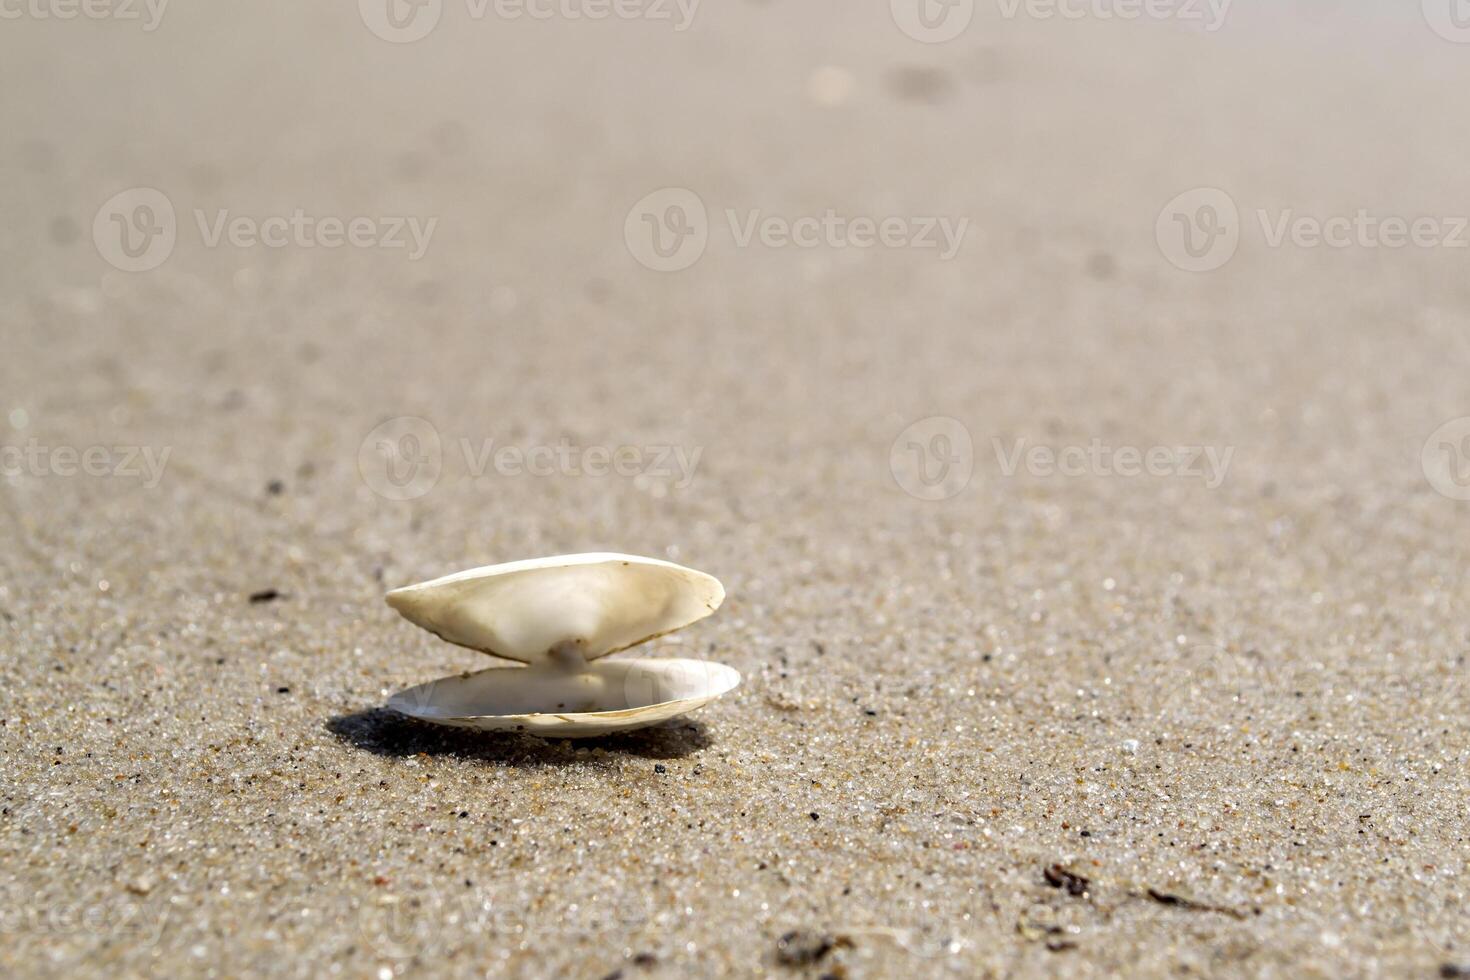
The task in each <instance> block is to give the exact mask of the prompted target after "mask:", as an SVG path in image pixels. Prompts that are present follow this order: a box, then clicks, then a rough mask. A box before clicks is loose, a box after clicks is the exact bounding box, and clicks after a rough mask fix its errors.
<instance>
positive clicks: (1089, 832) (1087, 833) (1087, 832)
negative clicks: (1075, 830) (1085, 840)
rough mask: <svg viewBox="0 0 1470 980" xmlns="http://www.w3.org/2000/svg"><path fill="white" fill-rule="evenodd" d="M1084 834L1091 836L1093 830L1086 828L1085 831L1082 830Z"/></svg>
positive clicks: (1084, 835)
mask: <svg viewBox="0 0 1470 980" xmlns="http://www.w3.org/2000/svg"><path fill="white" fill-rule="evenodd" d="M1082 836H1083V837H1091V836H1092V831H1090V830H1084V831H1082Z"/></svg>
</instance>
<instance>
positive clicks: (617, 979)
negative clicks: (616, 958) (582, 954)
mask: <svg viewBox="0 0 1470 980" xmlns="http://www.w3.org/2000/svg"><path fill="white" fill-rule="evenodd" d="M602 980H623V971H622V970H614V971H612V972H611V973H609V974H608V975H607V976H605V977H603V978H602Z"/></svg>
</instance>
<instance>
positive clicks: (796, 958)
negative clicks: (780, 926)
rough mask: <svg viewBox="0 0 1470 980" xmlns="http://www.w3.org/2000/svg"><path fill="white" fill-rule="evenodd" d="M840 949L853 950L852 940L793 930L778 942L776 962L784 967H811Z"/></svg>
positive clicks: (803, 930) (844, 937)
mask: <svg viewBox="0 0 1470 980" xmlns="http://www.w3.org/2000/svg"><path fill="white" fill-rule="evenodd" d="M839 948H841V949H851V948H852V940H851V939H848V938H847V937H846V936H831V935H828V934H826V933H815V932H807V931H806V930H805V929H793V930H792V931H790V932H788V933H787V934H786V935H784V936H782V937H781V938H780V939H779V940H777V941H776V962H777V963H780V964H781V965H782V966H810V965H811V964H813V963H817V962H820V961H821V959H822V958H823V957H824V956H826V955H827V954H828V953H830V952H832V950H834V949H839Z"/></svg>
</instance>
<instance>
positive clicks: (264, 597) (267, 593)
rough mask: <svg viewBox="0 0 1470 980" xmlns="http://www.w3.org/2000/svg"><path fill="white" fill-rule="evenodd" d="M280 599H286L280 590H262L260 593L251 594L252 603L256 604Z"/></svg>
mask: <svg viewBox="0 0 1470 980" xmlns="http://www.w3.org/2000/svg"><path fill="white" fill-rule="evenodd" d="M280 598H284V597H283V596H282V595H281V592H280V590H278V589H261V590H260V591H259V592H252V593H250V601H251V602H252V603H256V604H259V603H262V602H275V601H276V600H277V599H280Z"/></svg>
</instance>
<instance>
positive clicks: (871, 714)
mask: <svg viewBox="0 0 1470 980" xmlns="http://www.w3.org/2000/svg"><path fill="white" fill-rule="evenodd" d="M863 714H865V715H867V716H868V717H869V718H876V717H878V712H876V711H874V710H873V709H872V708H864V709H863Z"/></svg>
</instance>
